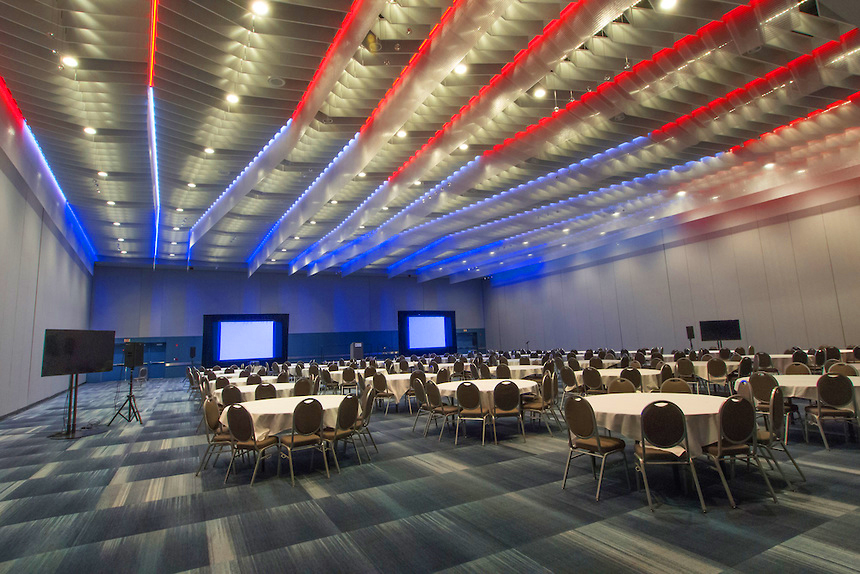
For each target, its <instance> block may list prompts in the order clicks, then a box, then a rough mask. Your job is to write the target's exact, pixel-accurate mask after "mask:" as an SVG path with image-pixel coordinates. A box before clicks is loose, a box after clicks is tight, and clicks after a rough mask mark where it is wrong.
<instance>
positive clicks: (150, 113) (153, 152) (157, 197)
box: [146, 86, 161, 268]
mask: <svg viewBox="0 0 860 574" xmlns="http://www.w3.org/2000/svg"><path fill="white" fill-rule="evenodd" d="M152 92H153V89H152V86H150V87H148V88H146V131H147V136H148V137H147V140H148V142H149V171H150V173H151V174H152V201H153V203H154V204H155V236H154V238H153V241H152V267H153V268H155V263H156V262H157V261H158V231H159V228H160V227H161V190H160V188H159V187H158V145H157V143H156V140H155V98H154V97H153V93H152Z"/></svg>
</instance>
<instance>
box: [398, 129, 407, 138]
mask: <svg viewBox="0 0 860 574" xmlns="http://www.w3.org/2000/svg"><path fill="white" fill-rule="evenodd" d="M397 137H399V138H405V137H406V130H400V131H398V132H397Z"/></svg>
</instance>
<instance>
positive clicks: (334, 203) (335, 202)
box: [329, 199, 337, 205]
mask: <svg viewBox="0 0 860 574" xmlns="http://www.w3.org/2000/svg"><path fill="white" fill-rule="evenodd" d="M329 203H331V204H332V205H337V200H336V199H332V200H331V201H330V202H329Z"/></svg>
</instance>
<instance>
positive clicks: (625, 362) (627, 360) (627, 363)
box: [616, 355, 630, 369]
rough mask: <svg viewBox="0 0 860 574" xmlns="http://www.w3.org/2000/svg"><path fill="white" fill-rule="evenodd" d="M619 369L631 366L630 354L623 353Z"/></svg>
mask: <svg viewBox="0 0 860 574" xmlns="http://www.w3.org/2000/svg"><path fill="white" fill-rule="evenodd" d="M616 366H617V367H618V368H619V369H626V368H627V367H629V366H630V355H621V360H619V361H618V364H617V365H616Z"/></svg>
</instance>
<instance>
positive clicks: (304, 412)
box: [293, 381, 323, 434]
mask: <svg viewBox="0 0 860 574" xmlns="http://www.w3.org/2000/svg"><path fill="white" fill-rule="evenodd" d="M308 382H310V381H308ZM322 417H323V407H322V404H320V402H319V401H318V400H316V399H311V398H307V399H304V400H303V401H302V402H300V403H299V404H298V405H296V408H295V410H294V411H293V434H314V433H316V432H317V431H319V430H320V426H322Z"/></svg>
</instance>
